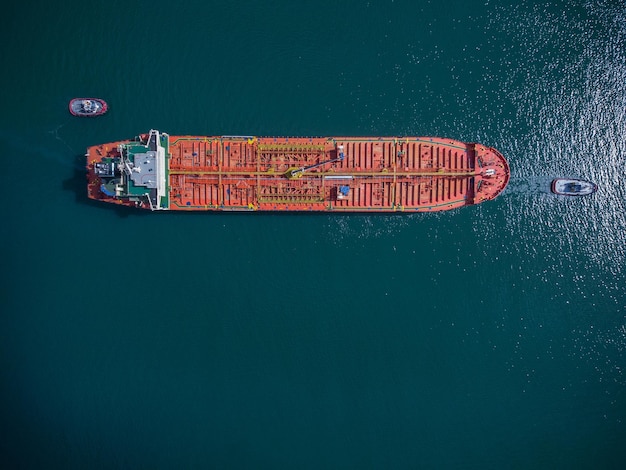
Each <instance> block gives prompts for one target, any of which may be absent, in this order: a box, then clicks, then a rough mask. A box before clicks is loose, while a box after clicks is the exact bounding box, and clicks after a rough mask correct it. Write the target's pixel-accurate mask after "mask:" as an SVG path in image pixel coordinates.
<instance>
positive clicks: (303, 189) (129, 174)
mask: <svg viewBox="0 0 626 470" xmlns="http://www.w3.org/2000/svg"><path fill="white" fill-rule="evenodd" d="M86 157H87V179H88V196H89V197H90V198H91V199H94V200H100V201H103V202H108V203H114V204H120V205H125V206H131V207H138V208H143V209H149V210H177V211H288V212H293V211H307V212H346V213H350V212H386V213H389V212H437V211H443V210H451V209H455V208H459V207H463V206H467V205H473V204H478V203H481V202H484V201H487V200H491V199H493V198H495V197H496V196H497V195H498V194H500V193H501V192H502V191H503V190H504V188H505V187H506V185H507V183H508V181H509V177H510V171H509V166H508V163H507V161H506V160H505V158H504V157H503V156H502V155H501V154H500V153H499V152H498V151H497V150H495V149H493V148H491V147H487V146H484V145H481V144H475V143H465V142H461V141H457V140H452V139H442V138H435V137H317V138H315V137H312V138H308V137H307V138H304V137H289V138H287V137H280V138H279V137H253V136H169V135H168V134H165V133H160V132H158V131H154V130H153V131H150V133H148V134H145V135H141V136H138V137H136V138H135V139H132V140H125V141H118V142H111V143H108V144H102V145H96V146H93V147H89V148H88V150H87V154H86Z"/></svg>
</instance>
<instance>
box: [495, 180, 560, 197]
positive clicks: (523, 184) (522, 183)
mask: <svg viewBox="0 0 626 470" xmlns="http://www.w3.org/2000/svg"><path fill="white" fill-rule="evenodd" d="M553 179H554V178H553V177H551V176H530V177H526V178H511V180H510V181H509V184H508V186H507V187H506V189H505V190H504V193H503V194H504V195H516V196H520V195H521V196H527V195H530V194H551V191H550V184H551V183H552V180H553Z"/></svg>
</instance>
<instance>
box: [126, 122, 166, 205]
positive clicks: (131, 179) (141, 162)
mask: <svg viewBox="0 0 626 470" xmlns="http://www.w3.org/2000/svg"><path fill="white" fill-rule="evenodd" d="M168 141H169V136H168V135H167V134H165V133H163V134H161V133H159V131H156V130H151V131H150V133H149V134H148V136H147V141H146V142H145V143H144V142H143V141H142V140H140V141H139V142H131V143H124V144H120V147H119V152H120V155H121V160H120V163H119V169H120V173H121V179H120V183H119V184H118V186H117V188H116V194H117V196H118V197H128V198H131V200H132V198H134V199H135V200H136V201H140V200H141V199H145V200H146V201H147V202H148V204H149V206H150V209H152V210H165V209H168V203H167V199H168V196H167V192H166V173H167V163H166V160H165V155H166V148H165V146H167V145H168ZM164 143H165V146H164V145H163V144H164Z"/></svg>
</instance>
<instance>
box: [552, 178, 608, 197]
mask: <svg viewBox="0 0 626 470" xmlns="http://www.w3.org/2000/svg"><path fill="white" fill-rule="evenodd" d="M550 189H551V190H552V192H553V193H554V194H559V195H561V196H586V195H587V194H592V193H595V192H596V191H597V189H598V186H597V185H596V184H594V183H592V182H591V181H585V180H581V179H576V178H556V179H554V180H552V185H551V186H550Z"/></svg>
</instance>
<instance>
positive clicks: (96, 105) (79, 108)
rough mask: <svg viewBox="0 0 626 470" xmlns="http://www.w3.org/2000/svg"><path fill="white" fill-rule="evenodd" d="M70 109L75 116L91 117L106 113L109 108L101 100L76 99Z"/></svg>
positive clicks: (71, 102)
mask: <svg viewBox="0 0 626 470" xmlns="http://www.w3.org/2000/svg"><path fill="white" fill-rule="evenodd" d="M69 108H70V113H72V114H73V115H74V116H83V117H91V116H100V115H101V114H104V113H106V112H107V110H108V109H109V106H108V105H107V103H106V101H104V100H102V99H100V98H74V99H73V100H72V101H70V106H69Z"/></svg>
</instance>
